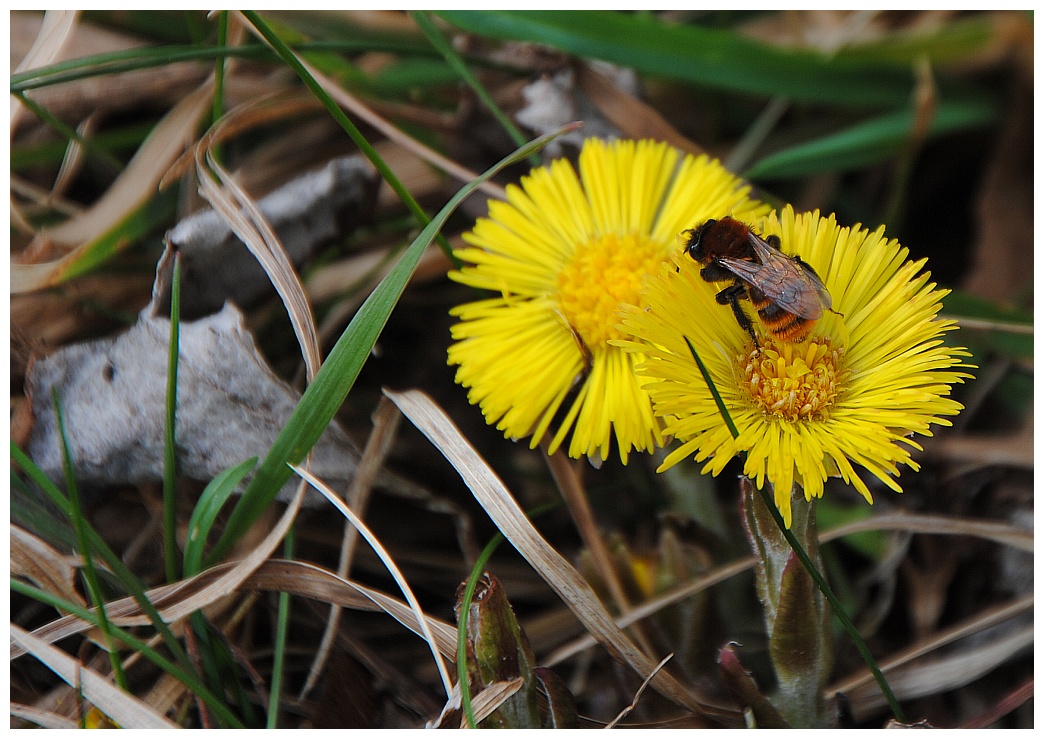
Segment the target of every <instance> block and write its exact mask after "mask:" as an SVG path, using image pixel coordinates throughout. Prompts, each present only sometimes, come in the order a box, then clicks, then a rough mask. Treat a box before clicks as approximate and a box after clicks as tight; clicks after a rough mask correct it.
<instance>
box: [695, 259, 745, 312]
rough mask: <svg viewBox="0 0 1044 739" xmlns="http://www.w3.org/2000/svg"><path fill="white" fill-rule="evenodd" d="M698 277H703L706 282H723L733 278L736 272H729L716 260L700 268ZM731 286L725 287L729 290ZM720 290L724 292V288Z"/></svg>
mask: <svg viewBox="0 0 1044 739" xmlns="http://www.w3.org/2000/svg"><path fill="white" fill-rule="evenodd" d="M700 277H702V278H703V279H705V280H706V281H707V282H724V281H725V280H735V279H736V274H735V273H734V272H730V271H729V270H728V269H727V268H726V267H722V266H721V265H720V264H718V263H717V262H711V263H710V264H708V265H707V266H706V267H704V268H703V269H701V270H700ZM730 289H732V288H726V290H730ZM722 292H725V291H724V290H723V291H722ZM718 302H719V303H721V304H722V305H725V303H723V302H722V301H720V300H719V301H718Z"/></svg>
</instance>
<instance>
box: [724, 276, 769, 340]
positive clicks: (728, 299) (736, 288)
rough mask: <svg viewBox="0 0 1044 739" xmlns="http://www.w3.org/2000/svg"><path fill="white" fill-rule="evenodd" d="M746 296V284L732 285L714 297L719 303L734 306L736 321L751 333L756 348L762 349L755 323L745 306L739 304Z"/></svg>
mask: <svg viewBox="0 0 1044 739" xmlns="http://www.w3.org/2000/svg"><path fill="white" fill-rule="evenodd" d="M745 297H747V288H746V287H745V286H744V285H730V286H729V287H727V288H725V289H724V290H722V291H721V292H719V293H718V294H717V295H715V296H714V299H715V300H716V301H718V305H728V306H730V307H731V308H732V313H733V315H734V316H736V322H737V323H739V325H740V328H742V329H743V330H744V331H746V332H747V333H748V334H750V338H751V340H752V341H753V342H754V348H755V349H759V350H760V349H761V344H759V343H758V335H757V334H756V333H755V332H754V324H753V323H751V320H750V318H749V317H748V316H747V314H746V312H745V311H744V310H743V306H741V305H740V304H739V301H740V298H745Z"/></svg>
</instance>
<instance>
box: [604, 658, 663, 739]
mask: <svg viewBox="0 0 1044 739" xmlns="http://www.w3.org/2000/svg"><path fill="white" fill-rule="evenodd" d="M673 656H674V653H673V652H671V653H670V654H668V655H667V656H666V657H664V658H663V659H661V660H660V664H658V665H656V672H659V671H660V670H662V669H663V666H664V665H665V664H667V661H668V660H669V659H670V658H671V657H673ZM656 672H654V673H653V674H652V675H649V677H647V678H645V679H644V680H643V681H642V684H641V686H640V687H639V688H638V690H637V691H636V692H635V694H634V700H633V701H631V704H630V705H629V706H627V707H626V708H625V709H623V710H622V711H620V713H618V714H616V718H614V719H613V720H612V721H610V722H609V723H608V724H606V725H605V728H607V729H613V728H616V725H617V724H618V723H620V722H621V721H623V720H624V718H626V716H627V714H629V713H630V712H631V711H633V710H634V708H635V706H637V705H638V699H639V698H641V697H642V693H644V692H645V688H646V687H647V686H648V685H649V681H650V680H652V679H653V675H655V674H656Z"/></svg>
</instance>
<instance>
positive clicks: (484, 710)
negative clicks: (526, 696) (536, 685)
mask: <svg viewBox="0 0 1044 739" xmlns="http://www.w3.org/2000/svg"><path fill="white" fill-rule="evenodd" d="M524 683H525V680H523V679H522V678H520V677H516V678H514V679H513V680H504V681H503V682H497V683H490V684H489V685H487V686H486V687H485V688H483V690H482V692H481V693H479V694H478V695H476V696H475V697H473V698H472V699H471V708H472V710H473V711H474V712H475V721H476V722H479V721H482V720H483V719H485V718H487V717H488V716H489V715H490V714H491V713H493V712H494V711H495V710H497V709H498V708H500V706H501V705H503V703H504V701H506V700H507V699H508V698H510V697H511V696H513V695H514V694H515V693H517V692H518V691H519V689H520V688H521V687H522V685H523V684H524ZM460 728H462V729H466V728H468V718H467V716H461V717H460Z"/></svg>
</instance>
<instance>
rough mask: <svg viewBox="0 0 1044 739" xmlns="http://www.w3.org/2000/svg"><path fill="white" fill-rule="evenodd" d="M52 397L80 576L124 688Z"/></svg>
mask: <svg viewBox="0 0 1044 739" xmlns="http://www.w3.org/2000/svg"><path fill="white" fill-rule="evenodd" d="M51 398H52V400H53V401H54V413H55V415H56V416H57V417H58V436H59V438H60V439H61V442H62V469H63V470H64V471H65V489H66V492H67V494H68V496H69V506H70V508H71V513H72V523H73V529H74V530H75V531H76V545H77V549H79V550H80V556H82V557H83V575H84V580H85V581H86V583H87V594H88V595H89V596H90V599H91V601H92V602H93V603H94V605H95V607H96V608H97V609H98V630H99V631H101V633H102V638H103V639H104V640H105V648H106V650H107V651H108V653H109V661H110V663H111V664H112V674H113V678H114V679H115V681H116V685H118V686H119V687H120V689H121V690H124V691H126V690H127V678H126V677H125V676H124V674H123V663H122V662H120V653H119V650H117V649H116V644H115V642H114V641H113V633H112V625H111V624H110V623H109V617H108V615H106V613H105V594H104V593H103V592H102V589H101V583H100V582H99V580H98V572H97V571H96V570H95V569H94V555H93V553H92V552H91V545H90V540H89V538H88V536H87V528H86V524H87V520H86V519H85V518H84V515H83V507H82V506H81V505H80V493H79V487H78V486H77V484H76V475H75V474H74V473H73V465H72V454H71V452H70V451H69V439H68V437H67V436H66V434H65V414H64V413H63V412H62V401H61V398H60V397H59V396H58V390H57V388H52V389H51Z"/></svg>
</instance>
